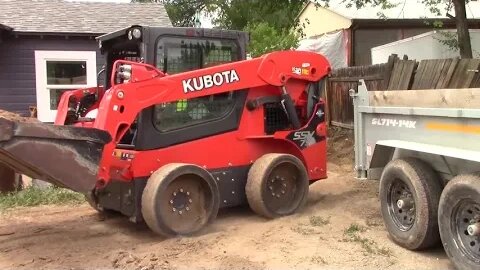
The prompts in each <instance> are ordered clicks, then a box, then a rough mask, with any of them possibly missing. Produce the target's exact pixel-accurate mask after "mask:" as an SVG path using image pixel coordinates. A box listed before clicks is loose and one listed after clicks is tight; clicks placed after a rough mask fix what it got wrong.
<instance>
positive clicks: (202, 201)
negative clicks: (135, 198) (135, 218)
mask: <svg viewBox="0 0 480 270" xmlns="http://www.w3.org/2000/svg"><path fill="white" fill-rule="evenodd" d="M219 206H220V195H219V191H218V186H217V184H216V183H215V181H214V179H213V177H212V175H211V174H210V173H209V172H207V171H206V170H204V169H202V168H201V167H198V166H196V165H192V164H179V163H172V164H168V165H165V166H163V167H161V168H160V169H158V170H157V171H156V172H155V173H153V174H152V176H150V178H149V179H148V181H147V185H146V187H145V189H144V191H143V194H142V215H143V218H144V220H145V222H146V223H147V225H148V227H150V229H152V230H153V231H154V232H156V233H158V234H160V235H163V236H167V237H168V236H175V235H190V234H193V233H195V232H198V231H199V230H200V229H202V228H203V227H204V226H205V225H207V224H208V223H209V222H211V221H212V220H213V219H215V217H216V216H217V213H218V209H219Z"/></svg>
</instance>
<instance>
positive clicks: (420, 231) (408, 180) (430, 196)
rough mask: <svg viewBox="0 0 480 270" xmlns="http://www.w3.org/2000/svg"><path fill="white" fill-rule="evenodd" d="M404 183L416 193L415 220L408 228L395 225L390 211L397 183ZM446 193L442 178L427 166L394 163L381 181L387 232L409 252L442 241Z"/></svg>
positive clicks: (409, 161)
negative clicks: (440, 213) (441, 218)
mask: <svg viewBox="0 0 480 270" xmlns="http://www.w3.org/2000/svg"><path fill="white" fill-rule="evenodd" d="M398 180H400V181H402V182H403V183H404V184H406V185H407V187H408V188H409V190H410V192H411V193H412V197H413V201H414V203H415V214H414V217H415V220H414V221H413V224H412V225H411V226H410V227H409V228H408V229H403V230H402V228H401V227H400V226H399V225H397V224H396V223H395V220H394V217H392V214H391V210H389V201H388V200H389V196H390V195H389V194H390V192H391V189H392V187H393V185H394V183H395V182H396V181H398ZM441 192H442V184H441V181H440V178H439V176H438V175H437V174H436V173H435V171H434V170H433V169H432V167H430V165H428V164H427V163H425V162H423V161H421V160H419V159H415V158H404V159H396V160H393V161H390V162H389V163H388V164H387V166H385V169H384V170H383V173H382V176H381V178H380V192H379V196H380V206H381V212H382V216H383V220H384V223H385V226H386V228H387V231H388V233H389V235H390V237H391V239H392V240H393V242H395V243H397V244H398V245H400V246H402V247H404V248H407V249H409V250H422V249H426V248H429V247H432V246H434V245H436V244H438V243H439V242H440V235H439V232H438V218H437V214H438V202H439V200H440V194H441Z"/></svg>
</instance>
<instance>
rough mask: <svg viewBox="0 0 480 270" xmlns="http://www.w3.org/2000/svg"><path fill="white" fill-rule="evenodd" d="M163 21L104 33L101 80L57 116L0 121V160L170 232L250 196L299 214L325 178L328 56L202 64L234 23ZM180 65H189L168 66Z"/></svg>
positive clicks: (265, 211) (264, 207) (291, 54)
mask: <svg viewBox="0 0 480 270" xmlns="http://www.w3.org/2000/svg"><path fill="white" fill-rule="evenodd" d="M160 30H161V31H160ZM162 31H163V32H162ZM165 31H167V30H166V29H164V28H162V29H160V28H149V27H140V26H134V27H132V28H128V29H124V30H121V31H118V32H115V33H112V34H109V35H106V36H104V37H101V38H100V44H101V47H102V49H103V51H104V52H105V53H106V74H107V77H108V78H110V79H109V80H108V81H107V82H106V84H105V87H96V88H89V89H81V90H75V91H68V92H65V93H64V94H63V95H62V97H61V99H60V103H59V105H58V113H57V117H56V120H55V125H48V124H30V123H28V124H27V123H14V122H10V121H7V120H1V119H0V162H1V163H3V164H6V165H8V166H10V167H12V168H14V169H15V170H16V171H18V172H20V173H23V174H27V175H30V176H32V177H34V178H38V179H43V180H46V181H49V182H52V183H54V184H57V185H59V186H64V187H67V188H70V189H72V190H75V191H78V192H82V193H84V194H86V195H87V197H88V199H89V201H90V202H91V204H92V205H93V206H94V207H95V208H96V209H97V210H99V211H102V210H106V209H110V210H115V211H118V212H121V213H123V214H124V215H126V216H128V217H130V219H131V220H132V221H135V222H139V221H142V220H144V221H145V222H146V223H147V225H148V226H149V227H150V228H151V229H152V230H153V231H155V232H157V233H159V234H162V235H166V236H171V235H184V234H190V233H193V232H196V231H198V230H199V229H201V228H202V227H203V226H205V225H206V224H207V223H208V222H209V221H211V220H212V219H214V218H215V216H216V214H217V212H218V209H219V208H220V207H231V206H236V205H240V204H244V203H246V202H248V204H249V205H250V207H251V208H252V209H253V210H254V211H255V212H256V213H258V214H260V215H263V216H265V217H268V218H274V217H277V216H283V215H289V214H292V213H294V212H295V211H296V210H298V209H299V208H300V207H301V206H302V205H303V204H304V203H305V201H306V197H307V193H308V187H309V183H311V180H317V179H322V178H325V177H326V138H325V136H326V127H325V115H324V103H323V101H322V100H321V99H319V92H320V88H321V82H322V79H323V78H324V77H325V76H326V75H327V74H328V72H329V70H330V68H329V64H328V62H327V60H326V59H325V58H324V57H323V56H321V55H319V54H316V53H309V52H297V51H284V52H275V53H271V54H267V55H264V56H262V57H259V58H256V59H252V60H243V61H238V62H232V63H227V64H222V65H216V66H211V67H206V66H208V65H209V63H212V62H214V63H218V62H219V61H218V60H216V61H212V59H217V58H218V57H219V56H222V55H223V56H225V55H227V56H228V57H227V58H232V57H237V56H235V55H238V50H236V51H235V50H232V48H237V47H238V46H241V43H239V39H241V37H242V35H241V34H240V32H234V31H227V32H225V31H224V32H223V35H222V36H220V35H215V33H214V32H211V33H212V34H211V35H210V36H208V35H207V34H206V33H207V31H219V30H199V29H189V28H180V29H178V30H175V29H173V28H172V30H168V31H170V32H168V31H167V32H168V33H166V34H165ZM160 32H161V33H163V34H161V33H160ZM225 33H227V34H229V35H230V37H229V36H228V35H227V34H225ZM179 40H180V41H179ZM172 44H173V45H172ZM168 50H170V52H169V53H168V54H167V51H168ZM240 58H241V57H240ZM125 59H128V60H130V61H128V60H125ZM192 59H193V60H194V61H187V60H192ZM234 60H238V58H237V59H226V60H224V61H225V62H229V61H234ZM146 63H148V64H146ZM175 63H181V64H182V65H184V66H183V67H180V70H182V69H183V70H189V69H190V70H192V71H187V72H182V73H177V74H173V75H169V74H168V75H167V73H165V71H166V72H168V73H175V70H174V68H172V67H173V66H174V64H175ZM198 63H200V64H198ZM198 67H200V68H202V67H206V68H202V69H196V70H194V69H195V68H198ZM162 70H163V71H162ZM104 89H106V90H104Z"/></svg>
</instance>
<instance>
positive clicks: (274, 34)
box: [133, 0, 308, 56]
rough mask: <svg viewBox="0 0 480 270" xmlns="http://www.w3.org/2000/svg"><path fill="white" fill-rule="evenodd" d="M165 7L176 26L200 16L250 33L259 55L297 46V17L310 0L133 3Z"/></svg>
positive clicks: (190, 23)
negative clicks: (157, 4) (159, 4)
mask: <svg viewBox="0 0 480 270" xmlns="http://www.w3.org/2000/svg"><path fill="white" fill-rule="evenodd" d="M133 1H135V2H160V3H163V4H164V5H165V8H166V10H167V12H168V15H169V17H170V20H171V21H172V24H173V25H174V26H194V25H195V19H196V16H198V14H200V13H201V14H203V15H204V16H206V17H208V18H210V19H211V20H212V23H213V24H214V25H215V27H219V28H222V29H232V30H244V31H248V32H250V34H251V36H250V38H251V42H250V46H249V52H250V54H252V56H258V55H261V54H264V53H267V52H270V51H273V50H285V49H290V48H292V47H295V46H297V44H298V40H299V38H300V37H301V35H302V34H301V32H299V31H293V30H292V29H295V27H294V26H295V24H296V23H297V22H296V17H297V15H298V13H299V12H300V10H301V9H302V7H303V6H304V5H305V4H306V3H307V2H308V0H133Z"/></svg>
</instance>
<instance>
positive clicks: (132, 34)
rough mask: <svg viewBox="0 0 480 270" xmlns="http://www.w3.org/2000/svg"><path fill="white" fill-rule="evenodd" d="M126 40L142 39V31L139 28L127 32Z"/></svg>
mask: <svg viewBox="0 0 480 270" xmlns="http://www.w3.org/2000/svg"><path fill="white" fill-rule="evenodd" d="M127 35H128V39H129V40H132V39H140V38H142V30H140V28H132V29H130V30H129V31H128V34H127Z"/></svg>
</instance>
